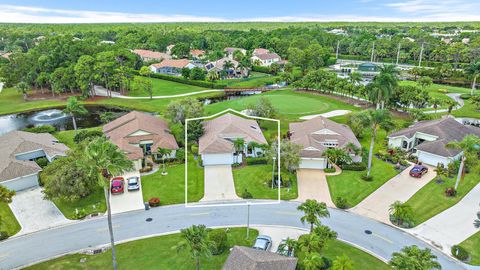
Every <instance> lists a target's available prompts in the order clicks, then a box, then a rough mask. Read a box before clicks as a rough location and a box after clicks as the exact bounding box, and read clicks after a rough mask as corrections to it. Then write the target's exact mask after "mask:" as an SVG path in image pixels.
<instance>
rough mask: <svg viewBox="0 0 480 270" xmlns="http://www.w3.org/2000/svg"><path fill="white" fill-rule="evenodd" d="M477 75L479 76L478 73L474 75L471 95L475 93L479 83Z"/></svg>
mask: <svg viewBox="0 0 480 270" xmlns="http://www.w3.org/2000/svg"><path fill="white" fill-rule="evenodd" d="M477 77H478V75H475V76H473V83H472V91H470V95H472V96H473V94H474V93H475V86H476V84H477Z"/></svg>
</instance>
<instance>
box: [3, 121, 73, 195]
mask: <svg viewBox="0 0 480 270" xmlns="http://www.w3.org/2000/svg"><path fill="white" fill-rule="evenodd" d="M0 149H2V151H0V184H1V185H2V186H5V187H6V188H8V189H10V190H15V191H20V190H24V189H28V188H32V187H37V186H38V184H39V183H38V174H39V173H40V171H42V168H40V166H38V164H37V163H36V162H35V160H36V159H38V158H42V157H45V158H46V159H47V160H48V161H49V162H52V161H53V160H54V159H56V158H58V157H62V156H66V152H67V151H68V150H69V149H68V147H67V146H65V145H64V144H63V143H59V142H58V140H57V139H56V138H55V137H53V136H52V135H51V134H49V133H30V132H25V131H12V132H9V133H7V134H4V135H2V136H0Z"/></svg>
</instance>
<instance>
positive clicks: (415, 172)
mask: <svg viewBox="0 0 480 270" xmlns="http://www.w3.org/2000/svg"><path fill="white" fill-rule="evenodd" d="M427 172H428V168H427V167H425V166H423V165H415V166H413V168H412V169H411V170H410V176H411V177H417V178H420V177H422V175H424V174H426V173H427Z"/></svg>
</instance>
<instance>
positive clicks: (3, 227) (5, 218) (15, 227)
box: [0, 202, 21, 236]
mask: <svg viewBox="0 0 480 270" xmlns="http://www.w3.org/2000/svg"><path fill="white" fill-rule="evenodd" d="M0 217H1V222H0V231H5V232H7V233H8V235H10V236H11V235H14V234H16V233H17V232H19V231H20V229H21V227H20V224H19V223H18V221H17V219H16V218H15V215H14V214H13V213H12V210H10V207H9V206H8V204H6V203H4V202H0Z"/></svg>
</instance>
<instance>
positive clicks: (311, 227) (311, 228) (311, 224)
mask: <svg viewBox="0 0 480 270" xmlns="http://www.w3.org/2000/svg"><path fill="white" fill-rule="evenodd" d="M312 232H313V223H310V233H312Z"/></svg>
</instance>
